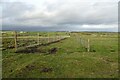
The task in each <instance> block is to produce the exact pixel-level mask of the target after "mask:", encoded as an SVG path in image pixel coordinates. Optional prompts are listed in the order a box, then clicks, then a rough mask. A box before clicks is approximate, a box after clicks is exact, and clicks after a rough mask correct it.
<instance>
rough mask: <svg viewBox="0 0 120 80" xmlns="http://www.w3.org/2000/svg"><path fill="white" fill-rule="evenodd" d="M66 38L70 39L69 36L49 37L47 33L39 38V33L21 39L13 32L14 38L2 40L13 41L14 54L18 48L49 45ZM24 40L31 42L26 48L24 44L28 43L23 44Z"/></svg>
mask: <svg viewBox="0 0 120 80" xmlns="http://www.w3.org/2000/svg"><path fill="white" fill-rule="evenodd" d="M68 37H70V36H62V37H60V36H51V37H50V35H49V33H48V35H47V36H46V37H41V36H40V33H37V34H36V36H26V37H24V36H22V37H21V36H18V34H17V32H16V31H15V32H14V37H4V38H13V39H14V48H15V52H16V51H17V50H18V48H20V47H34V46H39V45H41V44H49V43H53V42H57V41H59V40H63V39H65V38H68ZM21 39H22V40H21ZM41 39H42V40H41ZM25 40H27V41H30V40H31V41H30V44H28V46H26V44H27V43H29V42H27V43H26V44H25ZM20 41H23V42H24V43H23V44H24V46H23V45H22V46H21V44H22V42H20ZM32 42H34V43H33V44H31V43H32Z"/></svg>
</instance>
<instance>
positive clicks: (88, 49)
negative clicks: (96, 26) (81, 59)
mask: <svg viewBox="0 0 120 80" xmlns="http://www.w3.org/2000/svg"><path fill="white" fill-rule="evenodd" d="M87 51H88V52H90V40H89V39H88V48H87Z"/></svg>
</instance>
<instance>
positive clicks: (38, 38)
mask: <svg viewBox="0 0 120 80" xmlns="http://www.w3.org/2000/svg"><path fill="white" fill-rule="evenodd" d="M39 35H40V34H39V33H38V41H37V43H38V44H40V39H39Z"/></svg>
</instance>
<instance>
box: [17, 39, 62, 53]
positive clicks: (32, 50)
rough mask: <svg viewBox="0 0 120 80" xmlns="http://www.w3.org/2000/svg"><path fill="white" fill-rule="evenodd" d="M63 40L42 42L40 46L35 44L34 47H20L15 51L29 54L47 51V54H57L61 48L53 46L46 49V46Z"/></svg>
mask: <svg viewBox="0 0 120 80" xmlns="http://www.w3.org/2000/svg"><path fill="white" fill-rule="evenodd" d="M60 41H61V40H58V41H55V42H51V43H47V44H41V45H39V46H33V47H22V48H19V49H18V50H17V51H16V52H15V53H23V54H29V53H45V54H56V52H57V51H58V49H59V48H57V47H52V48H49V49H46V47H45V46H49V45H50V44H53V43H57V42H60Z"/></svg>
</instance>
